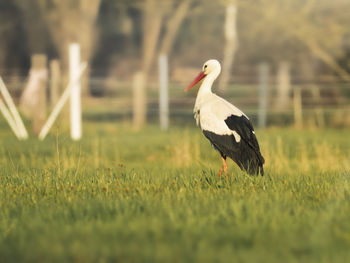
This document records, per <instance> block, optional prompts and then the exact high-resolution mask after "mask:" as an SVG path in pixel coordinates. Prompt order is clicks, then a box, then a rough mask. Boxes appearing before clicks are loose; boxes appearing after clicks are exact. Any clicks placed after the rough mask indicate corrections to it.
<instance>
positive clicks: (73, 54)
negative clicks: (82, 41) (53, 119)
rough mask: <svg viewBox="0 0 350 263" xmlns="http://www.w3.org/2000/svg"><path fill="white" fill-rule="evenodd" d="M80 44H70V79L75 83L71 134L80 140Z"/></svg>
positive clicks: (73, 137)
mask: <svg viewBox="0 0 350 263" xmlns="http://www.w3.org/2000/svg"><path fill="white" fill-rule="evenodd" d="M79 67H80V45H79V44H77V43H73V44H71V45H70V46H69V79H70V82H71V83H74V84H73V86H72V90H71V96H70V134H71V137H72V139H73V140H80V139H81V135H82V131H81V85H80V80H79V81H74V80H76V79H78V78H79Z"/></svg>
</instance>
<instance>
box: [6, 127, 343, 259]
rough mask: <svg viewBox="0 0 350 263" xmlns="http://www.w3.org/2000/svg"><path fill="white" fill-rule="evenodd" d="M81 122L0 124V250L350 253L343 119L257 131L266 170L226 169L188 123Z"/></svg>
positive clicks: (127, 255) (78, 254)
mask: <svg viewBox="0 0 350 263" xmlns="http://www.w3.org/2000/svg"><path fill="white" fill-rule="evenodd" d="M193 126H194V125H193ZM84 132H85V134H84V139H83V140H82V141H81V142H79V143H72V142H71V141H70V139H69V137H68V136H67V134H65V133H63V134H57V135H51V136H50V137H49V138H47V140H45V141H44V142H39V141H37V140H36V139H30V140H28V141H25V142H18V141H17V140H16V139H15V138H14V137H13V136H12V135H11V133H10V132H9V131H8V128H7V126H6V125H5V124H4V123H3V124H1V126H0V135H1V147H0V151H1V155H0V262H67V261H68V262H349V261H350V136H349V135H350V130H293V129H277V128H269V129H267V130H264V131H257V135H258V138H259V141H260V144H261V148H262V153H263V155H264V157H265V159H266V166H265V170H266V176H264V177H252V176H246V175H244V173H242V172H241V171H239V169H238V168H237V166H235V165H234V164H233V162H231V161H230V162H229V171H230V174H231V177H230V178H229V180H226V178H225V177H223V178H220V179H219V178H218V177H217V172H218V168H219V167H220V165H221V160H220V158H219V155H218V153H217V152H215V151H214V150H212V148H211V147H210V145H209V143H208V142H207V141H206V140H205V138H204V137H203V136H202V134H201V132H200V130H199V129H197V128H195V127H192V126H190V127H184V128H181V127H178V128H172V129H171V131H169V132H166V133H162V132H160V131H159V130H158V128H157V127H151V126H150V127H147V128H146V129H145V130H143V131H142V132H133V131H130V129H129V127H128V126H127V125H125V124H101V123H95V124H94V123H88V124H86V125H85V129H84ZM53 133H55V131H53Z"/></svg>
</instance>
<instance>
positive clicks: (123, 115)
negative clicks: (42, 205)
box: [4, 74, 350, 127]
mask: <svg viewBox="0 0 350 263" xmlns="http://www.w3.org/2000/svg"><path fill="white" fill-rule="evenodd" d="M4 79H5V82H6V84H7V87H8V88H9V91H10V93H11V94H12V96H13V98H14V100H15V102H18V99H19V96H20V94H21V92H22V90H23V87H24V85H25V81H26V77H25V76H18V75H16V76H4ZM232 79H233V81H232V82H231V83H230V84H229V86H228V87H227V88H226V89H225V91H224V92H223V93H219V95H221V96H223V97H224V98H225V99H227V100H228V101H230V102H231V103H233V104H234V105H236V106H237V107H239V108H240V109H242V110H243V111H244V112H245V113H246V114H247V115H248V116H250V118H251V119H252V121H253V122H254V123H255V124H258V116H259V110H260V111H261V109H262V108H261V107H262V106H261V104H260V109H259V103H261V101H260V102H259V100H261V96H266V107H265V110H266V124H267V125H268V126H271V125H282V126H284V125H296V126H320V127H323V126H332V127H343V126H350V83H349V82H345V81H341V80H339V79H337V78H336V77H334V76H319V77H318V78H317V79H314V80H313V81H312V82H311V81H309V80H305V79H304V80H303V79H298V78H297V77H294V78H293V80H294V83H293V82H292V84H291V85H290V88H289V90H288V92H287V95H286V99H285V101H284V103H283V105H282V106H281V104H280V103H279V102H280V100H281V95H280V84H279V83H278V80H277V76H274V75H273V76H272V75H270V76H269V78H268V79H267V80H266V83H267V84H266V93H261V91H259V87H260V90H261V80H260V82H259V77H257V76H248V75H245V76H243V75H240V76H238V75H237V76H233V77H232ZM187 81H188V82H190V81H191V79H188V80H187ZM187 84H188V83H187V82H174V81H171V82H170V83H169V86H168V87H169V90H168V97H169V120H170V126H171V125H186V124H190V123H193V114H192V109H193V106H194V102H195V97H196V94H197V93H196V89H193V90H192V92H190V93H184V88H185V87H186V85H187ZM216 86H217V85H214V87H213V91H214V92H215V87H216ZM90 90H91V93H92V94H93V96H90V97H87V98H83V102H82V103H83V120H84V121H126V122H129V121H130V122H131V121H132V116H133V113H132V110H133V99H132V94H133V92H132V80H130V81H120V80H110V79H107V78H105V77H99V76H97V75H95V74H92V76H91V78H90ZM259 94H260V97H259ZM262 94H263V95H262ZM147 121H148V122H149V123H158V122H159V84H158V81H157V77H156V76H153V77H151V78H150V81H149V84H148V86H147Z"/></svg>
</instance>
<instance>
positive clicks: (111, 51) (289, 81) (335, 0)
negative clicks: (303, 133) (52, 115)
mask: <svg viewBox="0 0 350 263" xmlns="http://www.w3.org/2000/svg"><path fill="white" fill-rule="evenodd" d="M349 14H350V1H349V0H332V1H329V0H276V1H269V0H244V1H243V0H232V1H231V0H221V1H212V0H162V1H161V0H76V1H71V0H26V1H22V0H12V1H10V0H0V76H1V77H2V78H3V79H4V82H5V83H6V85H7V87H8V89H9V92H10V93H11V95H12V96H13V98H14V100H15V102H16V104H18V105H20V109H21V111H22V112H23V113H24V114H25V116H26V117H27V119H28V120H33V119H35V118H39V119H38V120H33V122H36V123H37V124H36V125H37V128H36V127H34V128H33V129H34V132H36V133H37V132H38V131H39V130H40V125H42V123H43V121H44V120H45V118H46V117H47V116H48V113H49V112H50V110H51V109H52V108H53V106H54V105H55V104H56V102H57V101H58V98H59V97H60V95H61V94H62V92H63V90H64V89H65V87H66V85H67V81H68V72H69V53H68V47H69V44H70V43H74V42H76V43H79V44H80V47H81V60H82V61H87V62H88V70H87V71H86V72H85V73H84V76H83V78H82V92H83V99H82V103H83V121H122V122H127V123H132V124H133V125H134V126H135V127H136V128H140V127H143V126H144V125H146V124H148V123H153V124H154V123H156V124H158V123H159V112H160V107H159V105H160V104H161V103H160V102H159V86H160V85H161V84H159V83H161V81H160V80H159V79H160V72H162V69H164V67H165V68H167V71H166V70H165V73H164V72H163V73H162V74H165V76H166V83H167V89H168V92H169V93H168V99H169V101H168V102H167V103H168V104H167V103H166V104H165V112H166V114H169V125H170V127H171V125H184V124H191V125H193V122H194V121H193V115H192V109H193V105H194V100H195V96H196V91H195V89H193V91H191V92H189V93H184V92H183V90H184V88H185V87H186V86H187V84H189V83H190V82H191V81H192V79H193V78H194V77H195V76H196V74H197V73H198V72H199V70H200V69H201V67H202V64H203V63H204V62H205V61H206V60H208V59H211V58H216V59H218V60H219V61H220V62H221V64H222V67H223V69H222V73H221V76H220V78H219V79H218V80H217V81H216V83H215V88H214V91H215V92H217V93H218V94H220V95H222V96H223V97H225V98H226V99H228V100H229V101H230V102H231V103H233V104H235V105H236V106H238V107H239V108H241V109H242V110H243V111H244V112H246V113H247V114H248V115H249V116H251V118H252V120H253V122H254V123H255V124H257V125H259V127H265V126H271V125H278V126H297V127H325V126H327V127H345V126H350V106H349V101H350V15H349ZM162 58H163V59H162ZM163 71H164V70H163ZM38 87H41V88H38ZM33 104H34V105H33ZM38 105H39V106H38ZM163 109H164V108H163ZM39 113H40V114H39ZM34 126H35V125H34ZM166 127H167V124H166Z"/></svg>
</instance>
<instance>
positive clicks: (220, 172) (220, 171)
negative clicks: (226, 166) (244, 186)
mask: <svg viewBox="0 0 350 263" xmlns="http://www.w3.org/2000/svg"><path fill="white" fill-rule="evenodd" d="M221 174H222V169H221V168H220V170H219V176H218V177H219V178H220V176H221Z"/></svg>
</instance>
